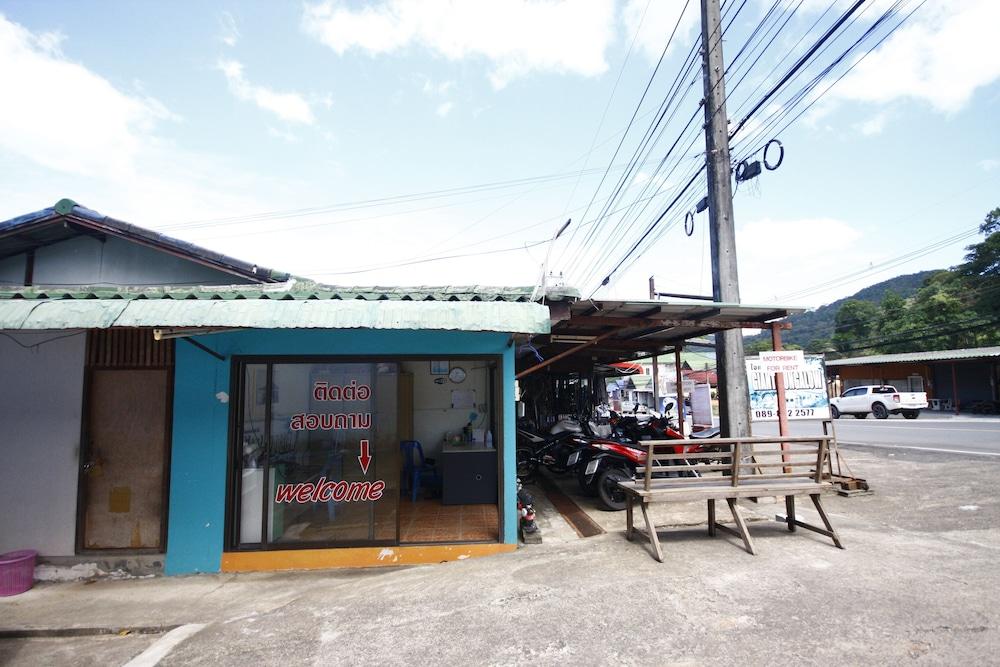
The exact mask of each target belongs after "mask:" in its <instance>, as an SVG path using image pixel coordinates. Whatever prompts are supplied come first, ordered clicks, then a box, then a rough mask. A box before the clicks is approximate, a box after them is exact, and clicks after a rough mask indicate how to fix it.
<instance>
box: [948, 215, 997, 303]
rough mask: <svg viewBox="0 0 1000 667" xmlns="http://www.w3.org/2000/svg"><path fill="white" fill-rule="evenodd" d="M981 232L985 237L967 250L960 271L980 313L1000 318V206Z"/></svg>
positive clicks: (983, 225) (986, 220)
mask: <svg viewBox="0 0 1000 667" xmlns="http://www.w3.org/2000/svg"><path fill="white" fill-rule="evenodd" d="M979 232H980V233H981V234H984V235H985V237H986V238H985V239H984V240H983V241H982V242H980V243H975V244H973V245H970V246H968V247H967V248H966V250H967V251H968V252H967V254H966V255H965V263H964V264H960V265H959V266H957V267H956V272H957V273H958V274H959V275H961V276H962V277H963V278H965V279H966V280H967V281H968V284H969V288H970V293H971V294H972V295H973V296H974V300H973V303H974V307H975V309H976V311H977V313H978V314H980V315H983V316H984V317H987V318H992V319H997V318H1000V207H997V208H995V209H993V210H992V211H990V212H989V213H987V214H986V218H985V219H984V220H983V224H981V225H980V226H979Z"/></svg>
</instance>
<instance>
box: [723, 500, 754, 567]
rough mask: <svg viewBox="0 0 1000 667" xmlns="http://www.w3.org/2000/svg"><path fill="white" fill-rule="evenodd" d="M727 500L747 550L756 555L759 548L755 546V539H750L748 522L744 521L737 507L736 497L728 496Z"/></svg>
mask: <svg viewBox="0 0 1000 667" xmlns="http://www.w3.org/2000/svg"><path fill="white" fill-rule="evenodd" d="M726 502H727V503H728V504H729V511H730V512H732V513H733V520H735V521H736V527H737V528H739V531H740V537H742V538H743V544H744V545H746V548H747V551H749V552H750V553H751V554H753V555H754V556H756V555H757V550H756V549H755V548H754V546H753V540H751V539H750V531H749V530H747V524H746V522H744V521H743V517H742V516H740V513H739V511H738V510H737V509H736V499H735V498H726Z"/></svg>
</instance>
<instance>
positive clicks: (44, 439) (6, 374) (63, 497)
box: [0, 331, 87, 556]
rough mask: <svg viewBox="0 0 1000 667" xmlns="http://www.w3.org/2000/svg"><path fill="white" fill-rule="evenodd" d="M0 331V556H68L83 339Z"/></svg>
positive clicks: (73, 517) (78, 334) (72, 544)
mask: <svg viewBox="0 0 1000 667" xmlns="http://www.w3.org/2000/svg"><path fill="white" fill-rule="evenodd" d="M0 333H3V335H0V378H3V381H2V382H0V461H3V465H0V553H4V552H7V551H13V550H15V549H36V550H37V551H38V552H39V553H41V554H42V555H44V556H70V555H73V553H74V549H75V539H76V491H77V475H78V470H79V463H78V461H79V451H80V418H81V413H82V409H83V365H84V352H85V346H86V339H87V336H86V334H85V332H82V331H80V332H72V331H49V332H31V333H22V332H15V331H8V332H0ZM68 334H75V335H68ZM67 336H68V337H67ZM15 341H17V342H15ZM46 341H48V342H46ZM18 343H20V345H19V344H18ZM22 345H27V346H29V347H28V348H25V347H22ZM31 346H37V347H31Z"/></svg>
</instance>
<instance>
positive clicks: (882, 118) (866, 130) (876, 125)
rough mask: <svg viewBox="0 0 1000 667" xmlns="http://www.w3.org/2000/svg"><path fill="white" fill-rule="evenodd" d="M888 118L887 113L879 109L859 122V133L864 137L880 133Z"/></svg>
mask: <svg viewBox="0 0 1000 667" xmlns="http://www.w3.org/2000/svg"><path fill="white" fill-rule="evenodd" d="M888 120H889V114H887V113H885V112H884V111H880V112H879V113H877V114H875V115H874V116H872V117H871V118H869V119H868V120H866V121H865V122H863V123H861V124H860V125H859V126H858V129H859V130H861V134H863V135H865V136H866V137H872V136H875V135H876V134H882V130H884V129H885V124H886V122H887V121H888Z"/></svg>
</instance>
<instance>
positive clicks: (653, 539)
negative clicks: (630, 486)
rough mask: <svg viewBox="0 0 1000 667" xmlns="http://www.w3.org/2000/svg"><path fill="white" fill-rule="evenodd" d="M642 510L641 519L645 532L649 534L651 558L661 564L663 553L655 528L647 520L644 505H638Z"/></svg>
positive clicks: (647, 513) (647, 515)
mask: <svg viewBox="0 0 1000 667" xmlns="http://www.w3.org/2000/svg"><path fill="white" fill-rule="evenodd" d="M639 508H640V509H641V510H642V518H643V519H644V520H645V521H646V531H647V532H648V533H649V543H650V544H651V545H653V558H655V559H656V560H658V561H660V562H661V563H662V562H663V551H662V550H661V549H660V538H659V537H657V535H656V527H655V526H654V525H653V522H652V521H650V520H649V512H648V511H647V509H646V503H642V504H640V505H639Z"/></svg>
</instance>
